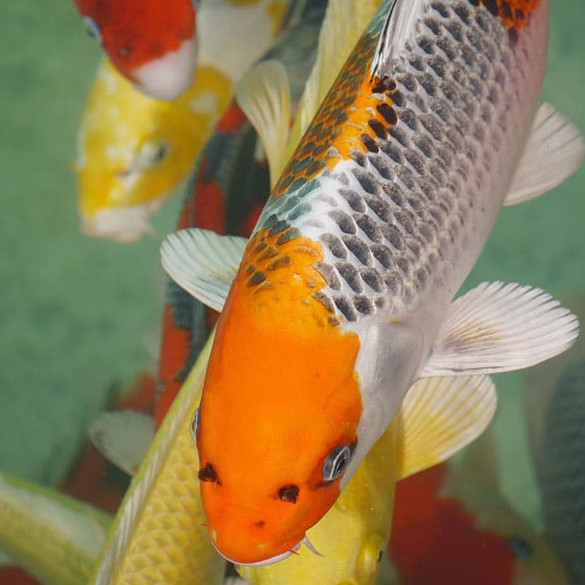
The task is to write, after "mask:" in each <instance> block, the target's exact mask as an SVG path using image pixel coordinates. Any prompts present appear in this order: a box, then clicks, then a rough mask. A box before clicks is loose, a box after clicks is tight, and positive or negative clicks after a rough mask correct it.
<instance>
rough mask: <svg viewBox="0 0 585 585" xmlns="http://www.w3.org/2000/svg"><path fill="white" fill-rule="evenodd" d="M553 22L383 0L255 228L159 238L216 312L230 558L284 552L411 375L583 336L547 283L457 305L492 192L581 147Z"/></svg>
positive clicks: (540, 12) (505, 358) (516, 10)
mask: <svg viewBox="0 0 585 585" xmlns="http://www.w3.org/2000/svg"><path fill="white" fill-rule="evenodd" d="M547 35H548V2H547V1H546V0H517V1H515V2H508V1H505V0H501V1H495V0H494V1H489V2H488V1H487V0H485V1H484V0H479V1H478V0H449V1H446V0H416V1H415V2H408V1H406V0H397V1H396V2H392V1H391V0H384V1H383V2H382V4H381V6H380V8H379V10H378V12H377V13H376V15H375V16H374V18H373V19H372V21H371V23H370V25H369V26H368V28H367V29H366V32H365V33H364V35H363V36H362V37H361V39H360V41H359V42H358V43H357V45H356V47H355V49H354V50H353V52H352V54H351V56H350V58H349V59H348V61H347V62H346V64H345V66H344V67H343V69H342V71H341V72H340V74H339V76H338V77H337V79H336V81H335V82H334V84H333V86H332V88H331V90H330V91H329V93H328V95H327V97H326V98H325V101H324V102H323V104H322V105H321V107H320V109H319V110H318V112H317V114H316V116H315V118H314V119H313V122H312V123H311V125H310V126H309V128H308V130H307V132H306V133H305V135H304V137H303V139H302V141H301V143H300V144H299V146H298V148H297V149H296V151H295V153H294V155H293V157H292V159H291V161H290V162H289V163H288V165H287V166H286V168H285V170H284V172H283V174H282V176H281V177H280V179H279V181H278V183H277V184H276V186H275V188H274V189H273V191H272V194H271V196H270V198H269V200H268V202H267V205H266V207H265V208H264V210H263V212H262V215H261V216H260V218H259V221H258V223H257V225H256V227H255V229H254V231H253V233H252V236H251V239H250V240H249V242H247V243H246V242H245V241H242V240H239V239H237V238H230V237H224V238H221V237H220V236H217V235H214V234H212V233H211V232H205V231H197V230H188V231H186V232H178V233H177V234H171V235H170V236H168V237H167V239H166V241H165V243H164V244H163V247H162V258H163V265H164V267H165V268H166V270H167V271H168V272H169V274H170V275H171V276H172V277H173V278H174V279H175V280H176V281H177V282H178V283H179V284H180V285H181V286H183V287H184V288H186V289H187V290H189V291H190V292H191V293H192V294H193V295H194V296H196V297H197V298H199V299H200V300H202V301H203V302H205V303H207V304H208V305H210V306H212V307H214V308H216V309H222V310H223V311H222V314H221V316H220V319H219V321H218V328H217V335H216V337H215V341H214V346H213V350H212V353H211V358H210V362H209V367H208V370H207V374H206V379H205V385H204V390H203V397H202V401H201V407H200V409H199V412H198V415H197V416H196V417H195V421H194V428H195V435H196V439H197V448H198V451H199V458H200V465H201V467H200V469H199V479H200V481H201V493H202V498H203V505H204V508H205V513H206V516H207V519H208V526H209V532H210V535H211V538H212V540H213V542H214V544H215V546H216V548H217V549H218V551H219V552H220V553H221V554H223V555H224V556H225V557H226V558H228V559H230V560H232V561H233V562H235V563H238V564H259V563H260V564H262V563H271V562H275V561H278V560H281V559H283V558H284V557H286V556H289V555H290V554H292V553H293V552H294V551H295V550H296V549H297V548H298V547H299V546H300V544H301V543H302V542H303V541H304V540H305V536H306V531H307V530H308V529H309V528H310V527H311V526H313V525H314V524H316V523H317V522H318V521H319V520H320V519H321V518H322V517H323V515H324V514H325V513H326V512H327V510H328V509H329V508H331V506H332V505H333V504H334V503H335V501H336V500H337V498H338V497H339V495H340V493H341V492H342V491H343V490H344V488H345V486H346V485H347V483H348V481H349V479H350V478H351V476H352V474H353V473H354V472H355V470H356V468H357V466H358V465H359V463H360V462H361V461H362V460H363V459H364V457H365V456H366V455H367V453H368V451H369V450H370V448H371V447H372V445H373V444H374V443H375V442H376V441H377V439H378V438H379V437H380V436H381V435H382V433H383V432H384V430H385V429H386V428H387V427H388V425H389V424H390V423H391V421H392V420H393V418H394V417H395V415H396V413H397V412H398V410H399V408H400V405H401V404H402V401H403V399H404V397H405V395H406V393H407V391H408V389H409V388H410V387H411V386H412V385H413V383H414V382H415V381H416V380H417V379H419V378H425V377H434V376H447V377H448V376H452V375H464V374H489V373H494V372H503V371H509V370H514V369H518V368H524V367H528V366H530V365H533V364H536V363H538V362H540V361H543V360H545V359H548V358H550V357H552V356H554V355H556V354H558V353H560V352H562V351H564V350H565V349H567V348H568V347H569V346H570V345H571V344H572V342H573V341H574V339H575V337H576V335H577V327H578V325H577V320H576V318H575V317H574V316H573V315H572V314H571V313H570V312H569V311H567V310H566V309H563V308H562V307H560V306H559V304H558V302H556V301H554V300H553V299H552V298H551V297H550V296H549V295H547V294H546V293H544V292H543V291H541V290H538V289H532V288H529V287H523V286H519V285H515V284H511V285H504V284H502V283H490V284H486V283H484V284H482V285H480V286H478V287H477V288H476V289H473V290H472V291H470V292H468V293H467V294H465V295H464V296H463V297H461V298H459V299H457V300H456V301H454V302H452V299H453V297H454V295H455V293H456V292H457V290H458V289H459V288H460V286H461V285H462V283H463V281H464V279H465V277H466V276H467V275H468V273H469V271H470V270H471V268H472V266H473V264H474V263H475V261H476V259H477V257H478V256H479V254H480V252H481V250H482V248H483V246H484V244H485V242H486V240H487V237H488V235H489V233H490V231H491V229H492V227H493V224H494V222H495V219H496V217H497V214H498V212H499V210H500V208H501V207H502V205H503V204H513V203H518V202H520V201H524V200H527V199H530V198H533V197H536V196H538V195H540V194H542V193H543V192H544V191H545V190H548V189H550V188H551V187H552V186H555V185H556V184H558V183H560V182H561V181H562V180H564V179H565V178H566V177H567V176H569V175H570V174H571V173H572V172H573V171H574V170H575V169H576V168H577V167H578V166H579V164H580V161H581V159H582V155H583V141H582V139H581V138H580V135H579V133H578V132H577V131H576V129H575V128H574V127H573V126H572V125H571V124H570V123H568V122H567V120H566V119H565V118H564V117H563V116H561V115H560V114H558V113H556V112H554V111H553V110H552V108H551V107H550V106H546V105H545V106H543V107H541V108H540V109H538V94H539V92H540V88H541V84H542V78H543V74H544V69H545V61H546V39H547ZM537 110H538V112H537ZM531 128H532V131H531ZM543 175H544V176H545V177H546V178H547V181H546V183H545V184H543V183H542V182H541V177H542V176H543ZM421 400H422V398H421ZM321 552H322V553H324V554H327V551H326V550H321Z"/></svg>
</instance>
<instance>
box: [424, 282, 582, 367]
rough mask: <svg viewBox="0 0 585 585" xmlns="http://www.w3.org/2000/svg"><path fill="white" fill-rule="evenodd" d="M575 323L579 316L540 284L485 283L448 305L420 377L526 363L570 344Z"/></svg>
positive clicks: (530, 363)
mask: <svg viewBox="0 0 585 585" xmlns="http://www.w3.org/2000/svg"><path fill="white" fill-rule="evenodd" d="M578 328H579V322H578V320H577V317H575V315H573V313H571V312H570V311H569V310H568V309H566V308H564V307H562V306H560V303H559V302H558V301H557V300H555V299H554V298H553V297H552V296H550V295H549V294H548V293H546V292H544V291H543V290H541V289H538V288H532V287H529V286H521V285H519V284H515V283H509V284H504V283H502V282H491V283H486V282H484V283H482V284H480V285H479V286H477V287H476V288H474V289H472V290H470V291H469V292H467V293H466V294H464V295H463V296H461V297H459V298H458V299H456V300H455V301H454V302H453V303H452V304H451V307H450V308H449V310H448V312H447V315H446V317H445V319H444V320H443V323H442V324H441V326H440V329H439V334H438V336H437V340H436V342H435V345H434V346H433V350H432V353H431V356H430V358H429V360H428V362H427V363H426V365H425V367H424V369H423V372H422V374H421V376H423V377H426V376H450V375H462V374H495V373H499V372H509V371H512V370H520V369H523V368H528V367H530V366H534V365H536V364H538V363H540V362H543V361H545V360H547V359H549V358H552V357H554V356H556V355H558V354H560V353H562V352H563V351H565V350H566V349H568V348H569V347H571V345H572V344H573V343H574V341H575V339H576V338H577V335H578Z"/></svg>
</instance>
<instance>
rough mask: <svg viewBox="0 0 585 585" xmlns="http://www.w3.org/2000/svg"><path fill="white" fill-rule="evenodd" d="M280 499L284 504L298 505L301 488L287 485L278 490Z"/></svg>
mask: <svg viewBox="0 0 585 585" xmlns="http://www.w3.org/2000/svg"><path fill="white" fill-rule="evenodd" d="M278 497H279V498H280V499H281V500H282V501H283V502H288V503H289V504H296V503H297V498H298V497H299V487H298V486H296V485H294V484H291V485H285V486H283V487H281V488H280V489H279V490H278Z"/></svg>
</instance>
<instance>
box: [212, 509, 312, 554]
mask: <svg viewBox="0 0 585 585" xmlns="http://www.w3.org/2000/svg"><path fill="white" fill-rule="evenodd" d="M208 528H209V535H210V537H211V541H212V542H213V545H214V547H215V548H216V549H217V552H218V553H219V554H220V555H221V556H223V557H224V558H225V559H227V560H228V561H230V562H232V563H234V564H236V565H268V564H271V563H275V562H277V561H280V560H282V559H284V558H286V557H288V556H290V555H291V554H293V553H294V552H296V551H297V550H298V548H299V547H300V545H301V542H302V541H303V539H304V537H305V534H304V532H302V531H299V532H298V534H297V533H296V532H297V531H295V533H293V534H291V533H288V534H284V533H283V532H284V531H285V530H284V529H283V527H282V525H281V523H280V522H278V520H271V519H268V518H267V517H266V515H265V514H262V513H261V512H260V513H259V512H258V511H255V512H253V513H249V514H248V513H245V512H243V511H242V510H237V509H235V508H232V507H231V506H229V507H226V509H224V514H222V517H221V518H218V519H217V520H216V521H215V522H213V521H212V520H209V523H208Z"/></svg>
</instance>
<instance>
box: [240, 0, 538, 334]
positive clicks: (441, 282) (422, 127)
mask: <svg viewBox="0 0 585 585" xmlns="http://www.w3.org/2000/svg"><path fill="white" fill-rule="evenodd" d="M499 4H500V5H502V6H503V5H505V4H506V3H499ZM502 10H503V9H502ZM506 12H507V11H506ZM529 16H531V14H530V15H529ZM377 26H380V21H378V24H377ZM543 26H545V24H544V23H543V22H542V18H541V19H539V18H538V17H535V23H534V26H532V27H530V26H529V27H527V30H526V33H527V34H526V35H523V36H522V38H521V39H520V40H518V39H516V40H514V38H513V37H512V36H510V34H509V28H510V27H509V26H508V25H507V24H506V22H505V21H504V20H502V19H500V18H499V17H494V15H493V10H492V9H490V3H480V5H479V6H477V7H476V6H474V3H473V2H469V1H468V0H459V1H458V2H452V3H447V2H442V1H438V0H434V1H432V2H427V3H426V5H425V8H424V11H423V13H422V14H421V17H420V18H419V21H418V22H417V24H416V29H415V30H416V32H415V34H414V35H412V36H411V37H410V38H409V39H408V40H407V41H406V47H405V51H404V52H403V53H402V54H401V55H400V57H399V58H398V59H395V60H394V61H393V62H392V65H391V68H390V69H391V71H393V75H392V79H387V80H380V83H379V86H378V87H375V83H374V82H373V81H370V80H369V79H368V76H369V71H368V72H366V73H365V75H364V73H363V67H362V66H361V65H362V63H363V60H364V59H365V58H366V56H367V55H370V54H372V53H373V51H374V49H375V46H376V42H377V36H376V34H375V30H372V28H373V27H370V31H369V33H367V34H366V35H364V37H362V40H361V41H360V45H361V46H360V47H359V48H358V49H356V51H354V53H353V55H352V58H351V59H350V62H348V63H347V64H346V67H345V68H344V71H343V72H342V73H341V75H340V76H339V77H338V79H337V81H336V83H335V85H334V87H333V88H332V89H331V92H330V94H329V96H328V98H327V99H326V100H325V104H324V105H323V107H322V108H321V109H320V111H319V112H318V113H317V115H316V122H317V123H316V124H315V125H313V126H312V128H311V129H309V131H308V132H307V134H306V136H305V137H304V139H303V141H302V142H301V144H300V145H299V147H298V149H297V151H296V153H295V155H294V156H293V157H292V162H291V163H290V164H289V166H288V167H287V168H286V169H285V171H284V173H283V175H282V177H281V179H280V181H279V183H278V184H277V186H276V188H275V191H274V193H273V195H272V196H271V198H270V200H269V202H268V204H267V206H266V208H265V211H264V213H263V214H262V216H261V218H260V221H259V222H258V226H257V228H256V230H255V233H260V232H262V231H264V230H267V229H269V230H271V232H270V233H274V229H275V226H277V228H278V229H279V230H280V231H283V232H285V228H286V229H289V230H290V232H288V233H289V234H290V237H292V236H293V235H295V234H298V233H300V234H302V235H305V236H308V237H310V238H313V239H315V240H317V241H320V242H322V243H323V245H324V256H325V257H324V259H323V260H322V261H320V262H319V264H318V269H319V270H320V271H321V272H322V274H323V275H324V276H325V278H326V280H327V287H326V288H325V289H323V290H320V291H316V292H314V293H313V296H314V297H316V298H318V299H319V300H320V301H321V302H323V303H324V304H325V305H326V307H327V308H328V309H329V310H331V311H332V312H334V313H335V318H336V319H338V320H342V321H345V322H346V323H347V322H356V321H358V320H359V319H361V318H362V317H369V316H372V315H375V314H376V313H379V312H383V313H390V314H402V313H404V312H407V311H409V310H411V309H413V308H414V306H415V305H416V304H419V303H420V302H422V299H423V297H425V296H427V295H430V294H433V295H436V294H437V293H441V297H442V299H443V301H442V302H443V303H447V302H448V301H449V300H450V299H451V297H452V296H453V294H454V293H455V292H456V290H457V289H458V288H459V286H460V285H461V283H462V282H463V279H464V278H465V276H466V275H467V273H468V271H469V268H470V267H471V266H472V264H473V262H474V261H475V259H476V258H477V256H478V255H479V252H480V250H481V248H482V247H483V245H484V243H485V240H486V238H487V235H488V234H489V231H490V230H491V227H492V225H493V223H494V221H495V218H496V215H497V212H498V210H499V208H500V207H501V204H502V201H503V198H504V196H505V194H506V190H507V187H508V185H509V183H510V180H511V176H503V177H501V176H494V174H493V173H491V169H492V168H494V167H497V168H505V164H504V163H505V160H506V158H507V157H510V156H513V157H517V156H518V154H519V151H520V150H521V145H522V142H523V141H524V139H525V136H526V130H527V128H528V126H529V124H528V121H527V119H526V117H527V115H531V114H530V113H531V112H533V111H534V106H535V103H536V100H537V96H538V88H539V85H540V80H541V75H542V71H537V70H536V69H535V67H534V65H533V64H532V63H533V61H534V56H533V53H534V52H535V51H534V49H535V46H534V43H535V40H536V39H538V38H539V37H540V36H541V35H542V27H543ZM528 75H529V76H530V77H531V79H528V80H527V82H528V87H527V86H526V84H525V83H524V84H523V83H521V82H522V81H523V79H522V78H524V77H526V76H528ZM368 85H369V87H368ZM521 88H522V89H521ZM368 89H369V90H370V91H371V93H370V95H369V96H367V97H371V106H370V107H369V108H368V118H367V120H366V123H364V124H361V125H360V126H359V128H358V129H357V130H355V132H356V133H357V134H358V137H359V140H360V141H361V144H359V146H361V148H350V149H349V150H348V152H347V155H346V157H344V156H343V155H341V156H340V153H339V149H340V148H341V147H340V145H339V143H338V140H339V136H340V135H341V133H342V132H347V131H346V129H345V128H344V127H345V126H352V125H353V124H354V122H353V120H354V118H356V116H357V114H358V112H357V111H356V109H355V107H353V104H354V103H355V101H356V100H358V99H360V98H362V99H363V96H360V91H364V90H368ZM527 89H528V91H527ZM372 90H373V91H372ZM521 91H523V93H520V92H521ZM482 98H487V99H484V100H483V101H482ZM346 120H347V122H346ZM328 129H330V131H328ZM320 143H322V144H320ZM330 144H333V145H334V146H333V147H329V150H328V151H327V152H325V149H324V148H323V147H324V146H326V145H330ZM502 144H511V145H512V148H511V149H510V150H507V149H503V148H502V147H501V146H500V145H502ZM323 153H325V155H324V156H320V155H321V154H323ZM332 161H333V162H334V163H335V164H333V163H332ZM326 167H327V168H326ZM511 168H513V167H511ZM323 169H325V170H323ZM319 171H323V172H322V173H320V174H318V175H317V173H319ZM295 186H297V187H296V188H295ZM285 193H286V196H285ZM462 251H465V254H464V255H463V256H462V254H461V252H462ZM470 251H471V253H470ZM462 258H464V259H462ZM454 266H455V267H456V270H453V267H454ZM447 274H448V275H449V276H448V277H447ZM249 282H250V283H251V284H254V283H258V284H259V283H260V282H262V279H261V277H254V278H253V279H252V280H251V281H249Z"/></svg>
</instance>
